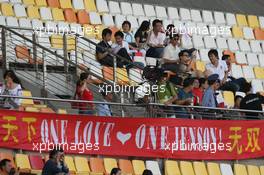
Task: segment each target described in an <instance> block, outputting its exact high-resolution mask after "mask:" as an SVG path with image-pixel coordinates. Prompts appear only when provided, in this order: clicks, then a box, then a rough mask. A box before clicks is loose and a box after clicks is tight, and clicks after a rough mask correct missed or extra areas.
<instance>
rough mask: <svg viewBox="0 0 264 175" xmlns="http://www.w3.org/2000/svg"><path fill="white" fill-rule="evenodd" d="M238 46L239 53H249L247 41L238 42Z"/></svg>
mask: <svg viewBox="0 0 264 175" xmlns="http://www.w3.org/2000/svg"><path fill="white" fill-rule="evenodd" d="M238 45H239V47H240V51H242V52H250V51H251V49H250V46H249V43H248V41H247V40H244V39H240V40H238Z"/></svg>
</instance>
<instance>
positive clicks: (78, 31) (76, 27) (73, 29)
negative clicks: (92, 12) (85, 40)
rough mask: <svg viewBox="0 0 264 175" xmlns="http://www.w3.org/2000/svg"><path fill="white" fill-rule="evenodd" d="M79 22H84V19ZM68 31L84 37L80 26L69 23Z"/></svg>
mask: <svg viewBox="0 0 264 175" xmlns="http://www.w3.org/2000/svg"><path fill="white" fill-rule="evenodd" d="M78 12H80V11H78ZM78 20H79V19H78ZM81 20H83V21H85V19H81ZM86 20H89V19H86ZM93 28H94V27H93ZM70 30H71V31H73V32H76V33H78V34H79V35H84V31H83V28H82V26H81V24H75V23H71V24H70ZM80 45H81V44H80Z"/></svg>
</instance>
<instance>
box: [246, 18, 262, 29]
mask: <svg viewBox="0 0 264 175" xmlns="http://www.w3.org/2000/svg"><path fill="white" fill-rule="evenodd" d="M247 19H248V26H249V27H251V28H257V27H259V21H258V17H257V16H255V15H248V16H247Z"/></svg>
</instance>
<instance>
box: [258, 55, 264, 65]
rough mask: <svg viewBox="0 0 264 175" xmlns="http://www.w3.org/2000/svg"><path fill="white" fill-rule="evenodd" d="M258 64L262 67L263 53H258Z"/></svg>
mask: <svg viewBox="0 0 264 175" xmlns="http://www.w3.org/2000/svg"><path fill="white" fill-rule="evenodd" d="M258 59H259V64H260V66H261V67H264V54H258Z"/></svg>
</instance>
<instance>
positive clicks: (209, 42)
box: [204, 36, 216, 49]
mask: <svg viewBox="0 0 264 175" xmlns="http://www.w3.org/2000/svg"><path fill="white" fill-rule="evenodd" d="M204 45H205V48H207V49H215V48H216V44H215V39H214V38H213V37H211V36H205V37H204Z"/></svg>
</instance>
